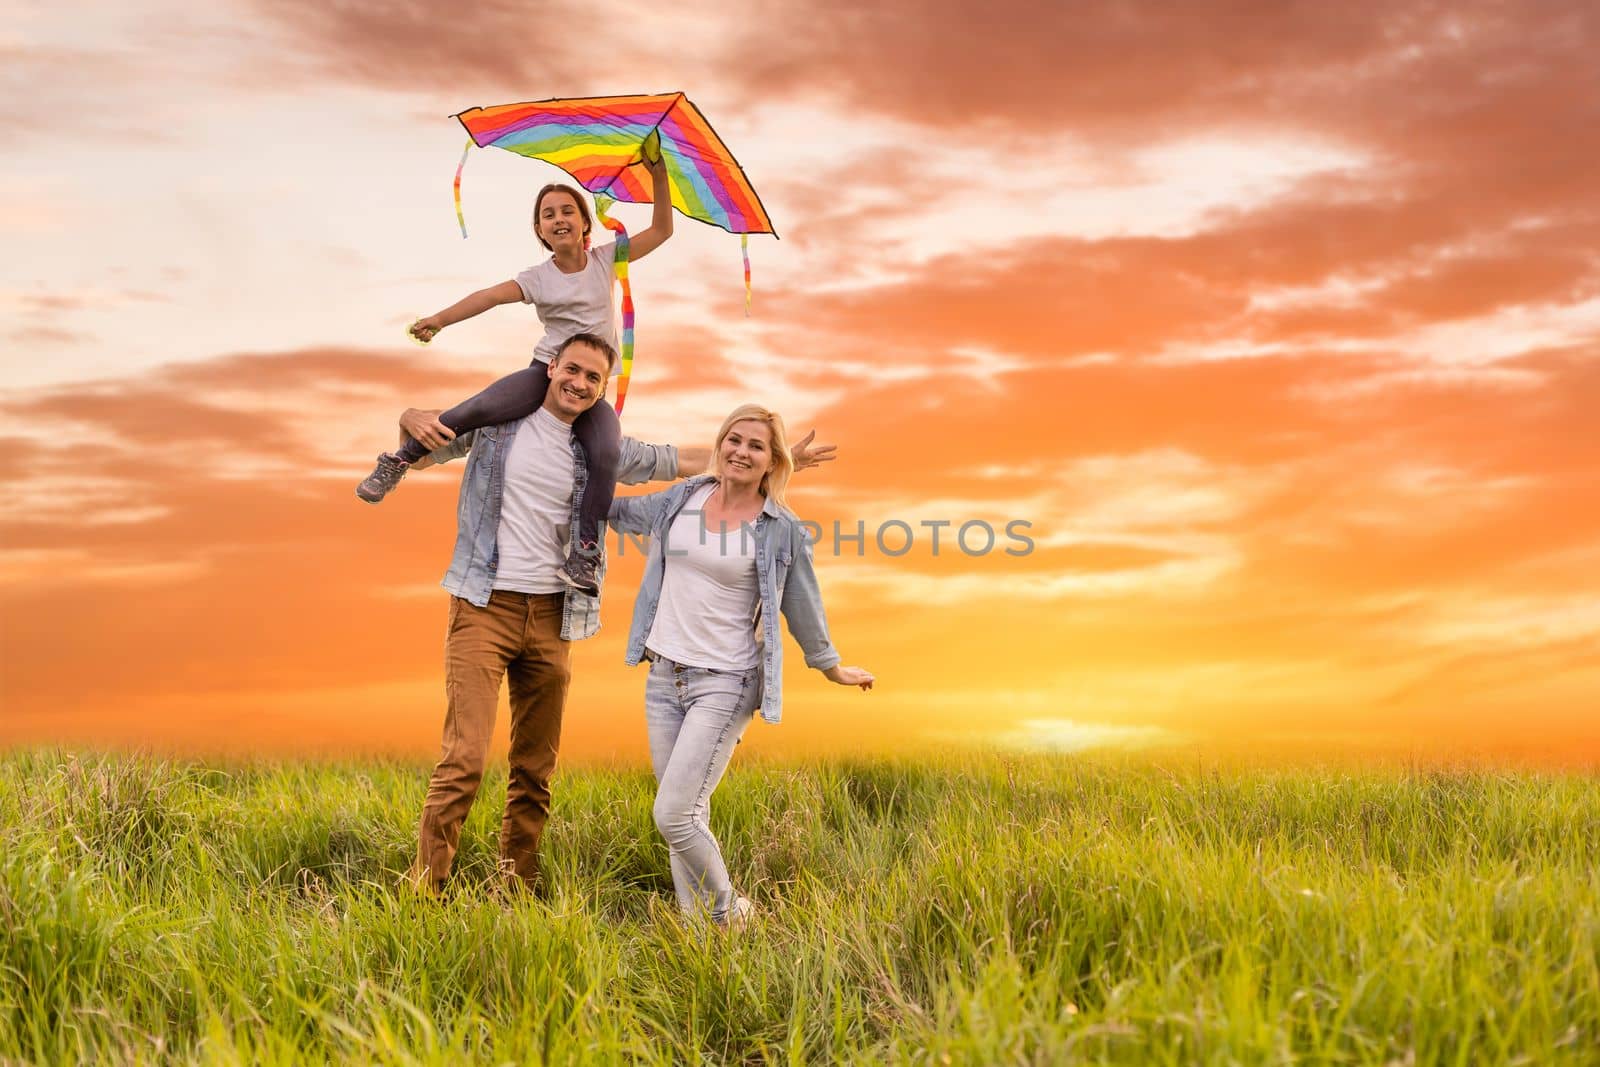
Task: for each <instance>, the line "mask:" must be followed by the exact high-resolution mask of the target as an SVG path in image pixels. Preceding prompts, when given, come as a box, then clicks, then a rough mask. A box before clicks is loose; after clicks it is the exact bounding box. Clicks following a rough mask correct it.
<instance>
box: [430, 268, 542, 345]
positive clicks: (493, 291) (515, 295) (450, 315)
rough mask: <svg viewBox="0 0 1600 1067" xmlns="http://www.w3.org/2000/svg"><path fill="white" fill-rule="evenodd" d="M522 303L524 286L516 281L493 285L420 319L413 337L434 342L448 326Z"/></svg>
mask: <svg viewBox="0 0 1600 1067" xmlns="http://www.w3.org/2000/svg"><path fill="white" fill-rule="evenodd" d="M520 303H522V286H520V285H518V284H517V282H516V279H514V278H513V279H512V280H511V281H509V282H501V283H500V284H499V285H491V286H489V288H487V289H479V290H478V291H477V292H475V293H473V294H472V295H471V296H467V297H463V298H462V299H460V300H457V301H456V302H455V303H454V304H451V305H450V306H449V307H447V308H445V309H444V310H443V311H441V312H439V313H437V314H435V315H429V316H428V317H427V318H425V319H418V320H417V321H416V322H413V323H412V324H411V336H412V337H415V338H416V339H417V340H419V341H422V342H424V343H426V342H428V341H431V340H433V338H434V335H435V334H437V333H438V332H439V331H440V330H442V329H444V328H445V327H446V326H454V325H455V324H456V323H458V322H461V321H462V320H464V319H470V318H472V316H474V315H482V314H483V313H484V312H485V311H488V310H489V309H490V308H492V307H499V306H500V305H501V304H520Z"/></svg>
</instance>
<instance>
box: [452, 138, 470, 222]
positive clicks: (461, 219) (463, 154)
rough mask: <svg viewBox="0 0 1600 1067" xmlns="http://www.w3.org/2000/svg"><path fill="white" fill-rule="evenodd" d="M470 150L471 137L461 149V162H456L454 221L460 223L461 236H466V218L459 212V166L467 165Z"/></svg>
mask: <svg viewBox="0 0 1600 1067" xmlns="http://www.w3.org/2000/svg"><path fill="white" fill-rule="evenodd" d="M470 151H472V138H470V137H469V138H467V147H465V148H463V149H462V150H461V162H460V163H457V164H456V221H457V222H458V223H460V224H461V236H462V237H466V236H467V219H466V216H464V215H462V214H461V168H463V167H465V166H466V165H467V153H468V152H470Z"/></svg>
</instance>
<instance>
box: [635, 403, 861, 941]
mask: <svg viewBox="0 0 1600 1067" xmlns="http://www.w3.org/2000/svg"><path fill="white" fill-rule="evenodd" d="M792 472H793V464H792V462H791V460H790V452H789V442H788V439H787V435H786V434H785V432H784V427H783V420H782V419H781V418H779V417H778V416H777V415H776V414H775V413H773V412H771V411H768V410H767V409H766V408H763V407H759V406H757V405H755V404H746V405H744V406H743V407H740V408H738V409H736V410H735V411H734V412H733V414H731V415H729V416H728V418H727V419H726V420H725V421H724V422H723V424H722V428H721V429H720V430H719V431H718V432H717V438H716V444H715V445H714V446H713V447H712V450H711V473H710V474H707V475H703V476H701V477H698V478H691V479H689V480H687V481H684V482H680V483H678V484H677V485H675V486H673V487H672V488H670V489H667V490H665V491H663V492H659V493H652V494H650V495H648V496H639V497H624V498H622V499H619V500H615V501H613V502H612V504H611V520H612V522H613V523H614V524H615V526H616V528H617V529H618V530H621V531H624V532H626V533H634V534H643V533H649V534H650V535H651V544H650V554H649V559H648V560H647V562H646V563H645V572H644V580H643V582H642V583H641V585H640V588H639V596H638V599H637V600H636V601H635V602H634V610H633V628H632V631H631V633H630V634H629V638H628V652H627V662H628V665H629V666H632V665H634V664H637V663H638V662H639V660H640V659H641V658H644V659H648V660H650V677H649V680H648V681H647V682H646V683H645V722H646V724H647V726H648V729H649V734H650V761H651V763H652V765H653V766H654V768H655V774H656V782H657V784H658V789H657V792H656V800H655V810H654V814H655V822H656V828H657V829H658V830H660V831H661V836H662V837H664V838H665V839H666V841H667V848H668V851H669V852H670V854H671V863H672V884H673V886H674V888H675V889H676V891H677V897H678V906H679V907H680V908H681V909H682V910H683V911H684V913H685V914H693V913H695V912H697V911H700V910H704V911H707V912H709V913H710V915H711V918H712V920H713V921H714V922H716V923H718V924H719V925H722V926H726V927H737V926H742V925H743V924H744V923H745V922H746V921H748V919H749V916H750V913H751V911H752V910H753V909H752V905H751V903H750V901H749V900H748V899H747V898H745V897H742V896H739V895H738V894H737V893H736V892H735V891H734V888H733V884H732V882H731V880H730V879H729V877H728V869H727V867H726V866H725V865H724V863H723V861H722V852H721V849H720V848H719V847H718V846H717V839H716V838H715V837H713V836H712V834H711V826H710V821H709V817H710V810H711V808H710V805H711V792H712V790H714V789H716V787H717V783H718V782H720V781H721V780H722V774H723V771H725V770H726V769H727V766H728V760H729V758H730V757H731V756H732V755H733V747H734V746H735V745H737V744H738V743H739V738H740V737H741V736H742V735H743V734H744V731H745V727H747V726H748V725H749V724H750V720H751V719H752V718H753V716H754V713H755V709H756V706H757V705H758V704H759V705H760V706H761V708H762V717H763V718H764V719H766V720H767V721H768V722H773V723H775V722H777V721H778V720H779V717H780V715H781V712H782V692H781V685H782V681H783V644H782V640H781V635H780V633H779V627H778V614H779V612H780V611H781V612H782V613H783V616H784V618H786V619H787V620H788V621H789V632H790V633H792V634H793V635H794V637H795V640H796V641H798V642H799V643H800V647H801V648H802V649H803V650H804V651H805V656H806V666H808V667H815V668H817V669H818V670H821V671H822V673H823V675H824V676H825V677H827V678H828V680H829V681H832V682H837V683H838V684H840V685H857V686H860V687H861V688H862V689H864V690H865V689H871V688H872V683H873V681H874V679H873V676H872V675H871V674H870V673H869V672H867V671H865V670H863V669H861V668H860V667H843V666H840V664H839V653H838V652H836V651H834V648H833V645H832V643H831V642H830V641H829V640H828V623H827V619H826V617H825V616H824V614H823V610H822V600H821V596H820V593H819V591H818V588H817V577H816V573H815V571H814V570H813V569H812V565H811V548H810V546H809V545H808V544H807V543H806V537H805V532H804V530H803V529H802V528H801V526H800V521H799V519H797V518H796V517H795V515H794V513H793V512H791V511H790V510H789V509H788V508H787V507H786V506H785V505H784V499H783V496H784V488H785V486H786V485H787V483H788V481H789V475H790V474H791V473H792Z"/></svg>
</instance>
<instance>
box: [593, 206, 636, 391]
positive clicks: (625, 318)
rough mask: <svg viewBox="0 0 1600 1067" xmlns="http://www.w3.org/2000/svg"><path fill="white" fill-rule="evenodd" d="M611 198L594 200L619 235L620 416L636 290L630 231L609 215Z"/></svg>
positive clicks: (615, 261) (615, 266)
mask: <svg viewBox="0 0 1600 1067" xmlns="http://www.w3.org/2000/svg"><path fill="white" fill-rule="evenodd" d="M612 202H613V201H612V199H611V198H610V197H609V196H597V197H595V198H594V210H595V214H597V215H599V216H600V223H601V225H603V226H604V227H605V228H606V229H608V230H610V231H611V232H612V233H614V234H616V235H617V252H616V255H614V256H613V257H612V259H611V270H612V273H613V274H615V275H616V278H617V283H618V284H619V285H621V286H622V370H621V372H620V373H619V374H618V375H617V414H618V415H621V414H622V405H623V402H624V401H626V400H627V399H628V379H629V378H630V377H632V375H633V287H632V286H630V285H629V284H628V230H627V227H625V226H623V225H622V223H620V222H618V221H617V220H616V219H614V218H612V217H611V216H610V215H607V214H606V209H607V208H609V207H610V206H611V204H612Z"/></svg>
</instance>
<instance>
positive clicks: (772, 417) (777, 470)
mask: <svg viewBox="0 0 1600 1067" xmlns="http://www.w3.org/2000/svg"><path fill="white" fill-rule="evenodd" d="M747 421H749V422H764V423H766V425H767V431H768V432H769V433H770V434H771V435H772V461H773V462H772V469H771V470H770V471H768V472H767V473H766V474H764V475H762V476H761V494H762V495H763V496H765V497H766V498H767V499H768V500H771V501H773V502H774V503H775V504H777V505H778V506H779V507H781V508H787V507H788V506H789V504H788V501H786V500H785V499H784V491H785V490H786V489H788V487H789V476H790V475H791V474H793V473H794V457H793V456H791V455H790V454H789V432H788V431H787V430H785V429H784V427H783V416H782V415H779V414H778V413H777V412H776V411H772V410H769V409H768V408H764V407H762V406H761V405H760V404H741V405H739V406H738V407H736V408H734V409H733V414H731V415H729V416H728V417H727V418H726V419H723V420H722V428H721V429H720V430H718V431H717V440H716V443H715V444H713V445H712V446H711V473H712V474H713V475H715V476H716V477H717V478H719V479H720V478H721V477H722V441H723V438H725V437H727V436H728V431H729V430H731V429H732V428H733V424H734V423H736V422H747Z"/></svg>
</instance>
